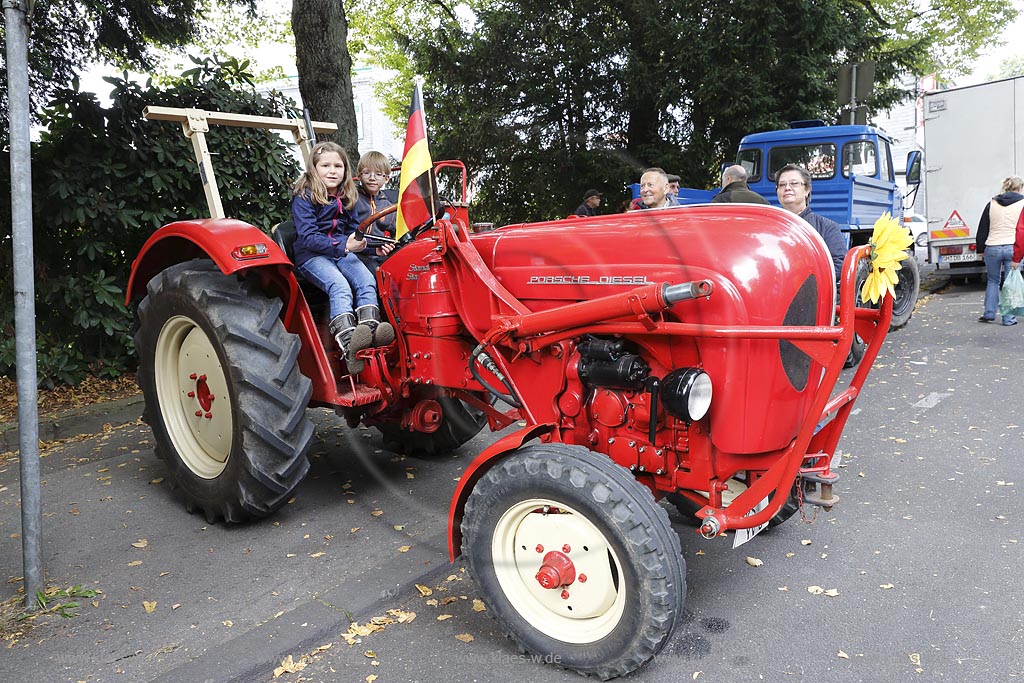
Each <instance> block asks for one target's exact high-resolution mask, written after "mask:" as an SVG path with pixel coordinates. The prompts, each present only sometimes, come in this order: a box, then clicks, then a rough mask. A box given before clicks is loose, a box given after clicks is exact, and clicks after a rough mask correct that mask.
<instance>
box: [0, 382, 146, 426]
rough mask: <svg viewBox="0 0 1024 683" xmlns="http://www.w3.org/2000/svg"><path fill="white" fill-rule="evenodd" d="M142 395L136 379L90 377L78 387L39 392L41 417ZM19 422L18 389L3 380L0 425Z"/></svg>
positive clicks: (0, 385)
mask: <svg viewBox="0 0 1024 683" xmlns="http://www.w3.org/2000/svg"><path fill="white" fill-rule="evenodd" d="M138 393H139V387H138V386H137V385H136V384H135V377H134V376H133V375H127V376H124V377H119V378H117V379H100V378H98V377H87V378H85V379H84V380H82V383H81V384H79V385H78V386H77V387H68V386H62V387H56V388H54V389H40V390H39V415H40V416H41V417H49V416H52V415H57V414H59V413H63V412H66V411H68V410H72V409H74V408H81V407H83V406H88V405H93V404H96V403H103V402H105V401H114V400H117V399H119V398H127V397H128V396H134V395H136V394H138ZM17 419H18V385H17V383H16V382H15V381H14V380H12V379H9V378H7V377H0V423H3V422H15V421H16V420H17Z"/></svg>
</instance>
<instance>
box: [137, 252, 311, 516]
mask: <svg viewBox="0 0 1024 683" xmlns="http://www.w3.org/2000/svg"><path fill="white" fill-rule="evenodd" d="M281 305H282V304H281V301H280V299H276V298H268V297H266V296H264V295H263V294H262V293H261V292H260V291H258V290H257V289H256V288H255V287H252V286H251V285H249V284H248V283H247V282H245V281H243V280H241V279H240V278H238V277H235V276H228V275H224V274H223V273H221V271H220V270H219V269H218V268H217V266H216V265H214V264H213V262H211V261H209V260H206V259H196V260H193V261H189V262H187V263H180V264H177V265H174V266H171V267H170V268H167V269H166V270H164V271H162V272H161V273H159V274H158V275H157V276H155V277H154V278H153V279H152V280H150V281H149V285H148V293H147V295H146V297H145V298H144V299H143V300H142V302H141V303H140V305H139V309H138V319H139V330H138V332H137V333H136V335H135V348H136V351H137V352H138V355H139V372H138V382H139V387H140V388H141V389H142V392H143V396H144V398H145V401H146V407H145V411H144V413H143V419H144V420H145V421H146V422H147V423H149V425H150V427H152V429H153V436H154V438H155V441H156V454H157V456H158V457H160V458H161V459H163V460H164V461H165V462H166V463H167V467H168V469H169V470H170V474H171V478H172V480H173V481H174V482H175V484H177V486H178V488H180V489H181V491H182V492H183V494H184V497H185V500H186V505H187V507H188V509H189V511H190V512H193V511H196V510H201V511H202V512H203V514H204V515H205V516H206V519H207V520H208V521H210V522H214V521H217V520H218V519H224V520H225V521H227V522H244V521H247V520H250V519H255V518H260V517H266V516H267V515H269V514H271V513H272V512H274V511H275V510H277V509H278V508H280V507H281V506H282V505H284V504H285V503H286V502H287V501H288V499H289V498H290V497H291V495H292V492H293V491H294V490H295V488H296V487H297V486H298V485H299V482H301V481H302V479H303V477H305V475H306V472H307V471H308V470H309V461H308V460H307V459H306V453H307V451H308V449H309V444H310V440H311V438H312V435H313V425H312V423H311V422H310V420H309V418H307V417H306V406H307V405H308V403H309V398H310V395H311V392H312V386H311V384H310V381H309V380H308V379H307V378H306V377H304V376H302V374H301V373H300V372H299V367H298V352H299V347H300V342H299V338H298V337H297V336H295V335H293V334H290V333H288V332H287V331H286V330H285V328H284V325H283V324H282V323H281V320H280V318H279V317H278V316H279V314H280V311H281Z"/></svg>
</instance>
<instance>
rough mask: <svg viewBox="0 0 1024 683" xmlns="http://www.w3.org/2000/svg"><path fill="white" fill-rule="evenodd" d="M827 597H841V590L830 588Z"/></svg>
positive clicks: (826, 592)
mask: <svg viewBox="0 0 1024 683" xmlns="http://www.w3.org/2000/svg"><path fill="white" fill-rule="evenodd" d="M825 595H827V596H828V597H830V598H834V597H836V596H837V595H839V589H837V588H829V589H828V590H827V591H825Z"/></svg>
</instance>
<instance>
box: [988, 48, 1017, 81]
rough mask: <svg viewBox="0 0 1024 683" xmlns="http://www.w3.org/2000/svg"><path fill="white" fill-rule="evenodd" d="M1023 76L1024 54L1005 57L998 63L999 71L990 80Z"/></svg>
mask: <svg viewBox="0 0 1024 683" xmlns="http://www.w3.org/2000/svg"><path fill="white" fill-rule="evenodd" d="M1017 76H1024V54H1019V55H1014V56H1013V57H1007V58H1006V59H1004V60H1003V61H1001V62H1000V63H999V71H998V73H996V75H995V76H993V77H992V78H991V79H990V80H997V79H1000V78H1016V77H1017Z"/></svg>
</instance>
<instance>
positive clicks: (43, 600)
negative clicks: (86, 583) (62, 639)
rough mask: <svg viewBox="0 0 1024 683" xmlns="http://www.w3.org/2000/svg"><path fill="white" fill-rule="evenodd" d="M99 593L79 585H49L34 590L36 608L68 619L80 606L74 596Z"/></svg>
mask: <svg viewBox="0 0 1024 683" xmlns="http://www.w3.org/2000/svg"><path fill="white" fill-rule="evenodd" d="M99 594H100V593H99V591H95V590H92V589H89V588H82V586H80V585H78V586H71V587H69V588H57V587H55V586H51V587H49V588H46V589H45V590H41V591H37V592H36V609H37V610H38V611H39V612H42V613H51V614H58V615H60V616H62V617H64V618H65V619H70V618H71V617H77V616H78V608H79V607H81V605H80V604H79V603H78V602H77V601H76V598H95V597H96V596H97V595H99ZM28 616H29V615H27V614H26V615H25V617H28Z"/></svg>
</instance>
